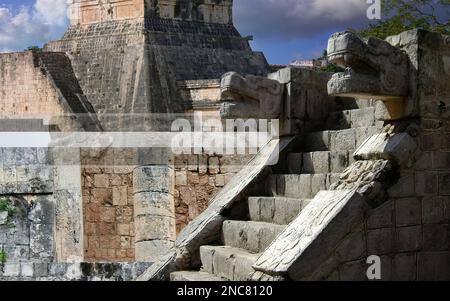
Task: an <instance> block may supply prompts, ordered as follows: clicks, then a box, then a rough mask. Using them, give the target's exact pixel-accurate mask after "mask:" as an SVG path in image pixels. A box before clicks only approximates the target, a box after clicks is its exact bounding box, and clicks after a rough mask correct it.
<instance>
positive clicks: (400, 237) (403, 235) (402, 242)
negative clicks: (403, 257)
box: [395, 226, 422, 252]
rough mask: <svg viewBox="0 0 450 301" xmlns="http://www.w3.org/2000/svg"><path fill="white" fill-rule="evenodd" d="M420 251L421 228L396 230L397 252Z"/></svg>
mask: <svg viewBox="0 0 450 301" xmlns="http://www.w3.org/2000/svg"><path fill="white" fill-rule="evenodd" d="M420 249H422V227H421V226H412V227H402V228H398V229H397V242H396V248H395V250H396V251H397V252H411V251H418V250H420Z"/></svg>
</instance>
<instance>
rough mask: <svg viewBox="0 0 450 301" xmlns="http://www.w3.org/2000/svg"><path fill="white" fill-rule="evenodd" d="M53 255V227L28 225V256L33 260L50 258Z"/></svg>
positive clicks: (49, 225)
mask: <svg viewBox="0 0 450 301" xmlns="http://www.w3.org/2000/svg"><path fill="white" fill-rule="evenodd" d="M54 255H55V243H54V225H52V224H36V223H31V225H30V256H32V257H33V258H52V257H53V256H54Z"/></svg>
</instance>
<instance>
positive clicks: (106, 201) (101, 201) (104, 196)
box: [90, 188, 113, 206]
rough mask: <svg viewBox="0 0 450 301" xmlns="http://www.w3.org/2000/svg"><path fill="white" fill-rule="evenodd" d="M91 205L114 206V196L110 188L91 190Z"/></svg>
mask: <svg viewBox="0 0 450 301" xmlns="http://www.w3.org/2000/svg"><path fill="white" fill-rule="evenodd" d="M91 192H92V193H91V199H90V201H91V203H94V204H97V205H104V206H105V205H113V194H112V190H111V189H109V188H94V189H92V190H91Z"/></svg>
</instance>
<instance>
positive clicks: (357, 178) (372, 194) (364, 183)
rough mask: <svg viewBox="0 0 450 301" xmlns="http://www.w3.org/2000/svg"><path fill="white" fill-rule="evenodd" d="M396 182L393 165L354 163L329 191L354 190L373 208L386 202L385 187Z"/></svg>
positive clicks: (378, 161)
mask: <svg viewBox="0 0 450 301" xmlns="http://www.w3.org/2000/svg"><path fill="white" fill-rule="evenodd" d="M395 180H396V174H395V168H394V164H392V163H391V162H390V161H387V160H374V161H356V162H355V163H353V164H352V165H351V166H350V167H348V168H347V169H346V170H345V171H344V172H343V173H342V174H341V176H340V179H339V181H338V182H336V183H334V184H333V185H331V187H330V189H331V190H342V189H354V190H357V191H358V192H359V193H360V194H361V195H364V196H366V197H367V198H368V199H369V200H370V201H371V202H372V203H373V206H374V207H375V206H378V205H380V204H382V203H383V202H384V201H385V200H386V197H387V195H386V190H385V187H389V185H390V183H392V182H394V181H395Z"/></svg>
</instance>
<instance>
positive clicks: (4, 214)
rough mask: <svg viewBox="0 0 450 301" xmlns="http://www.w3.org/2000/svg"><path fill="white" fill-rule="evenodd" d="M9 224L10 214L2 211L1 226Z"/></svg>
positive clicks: (0, 214) (0, 216)
mask: <svg viewBox="0 0 450 301" xmlns="http://www.w3.org/2000/svg"><path fill="white" fill-rule="evenodd" d="M7 222H8V212H7V211H2V212H0V225H4V224H6V223H7Z"/></svg>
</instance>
